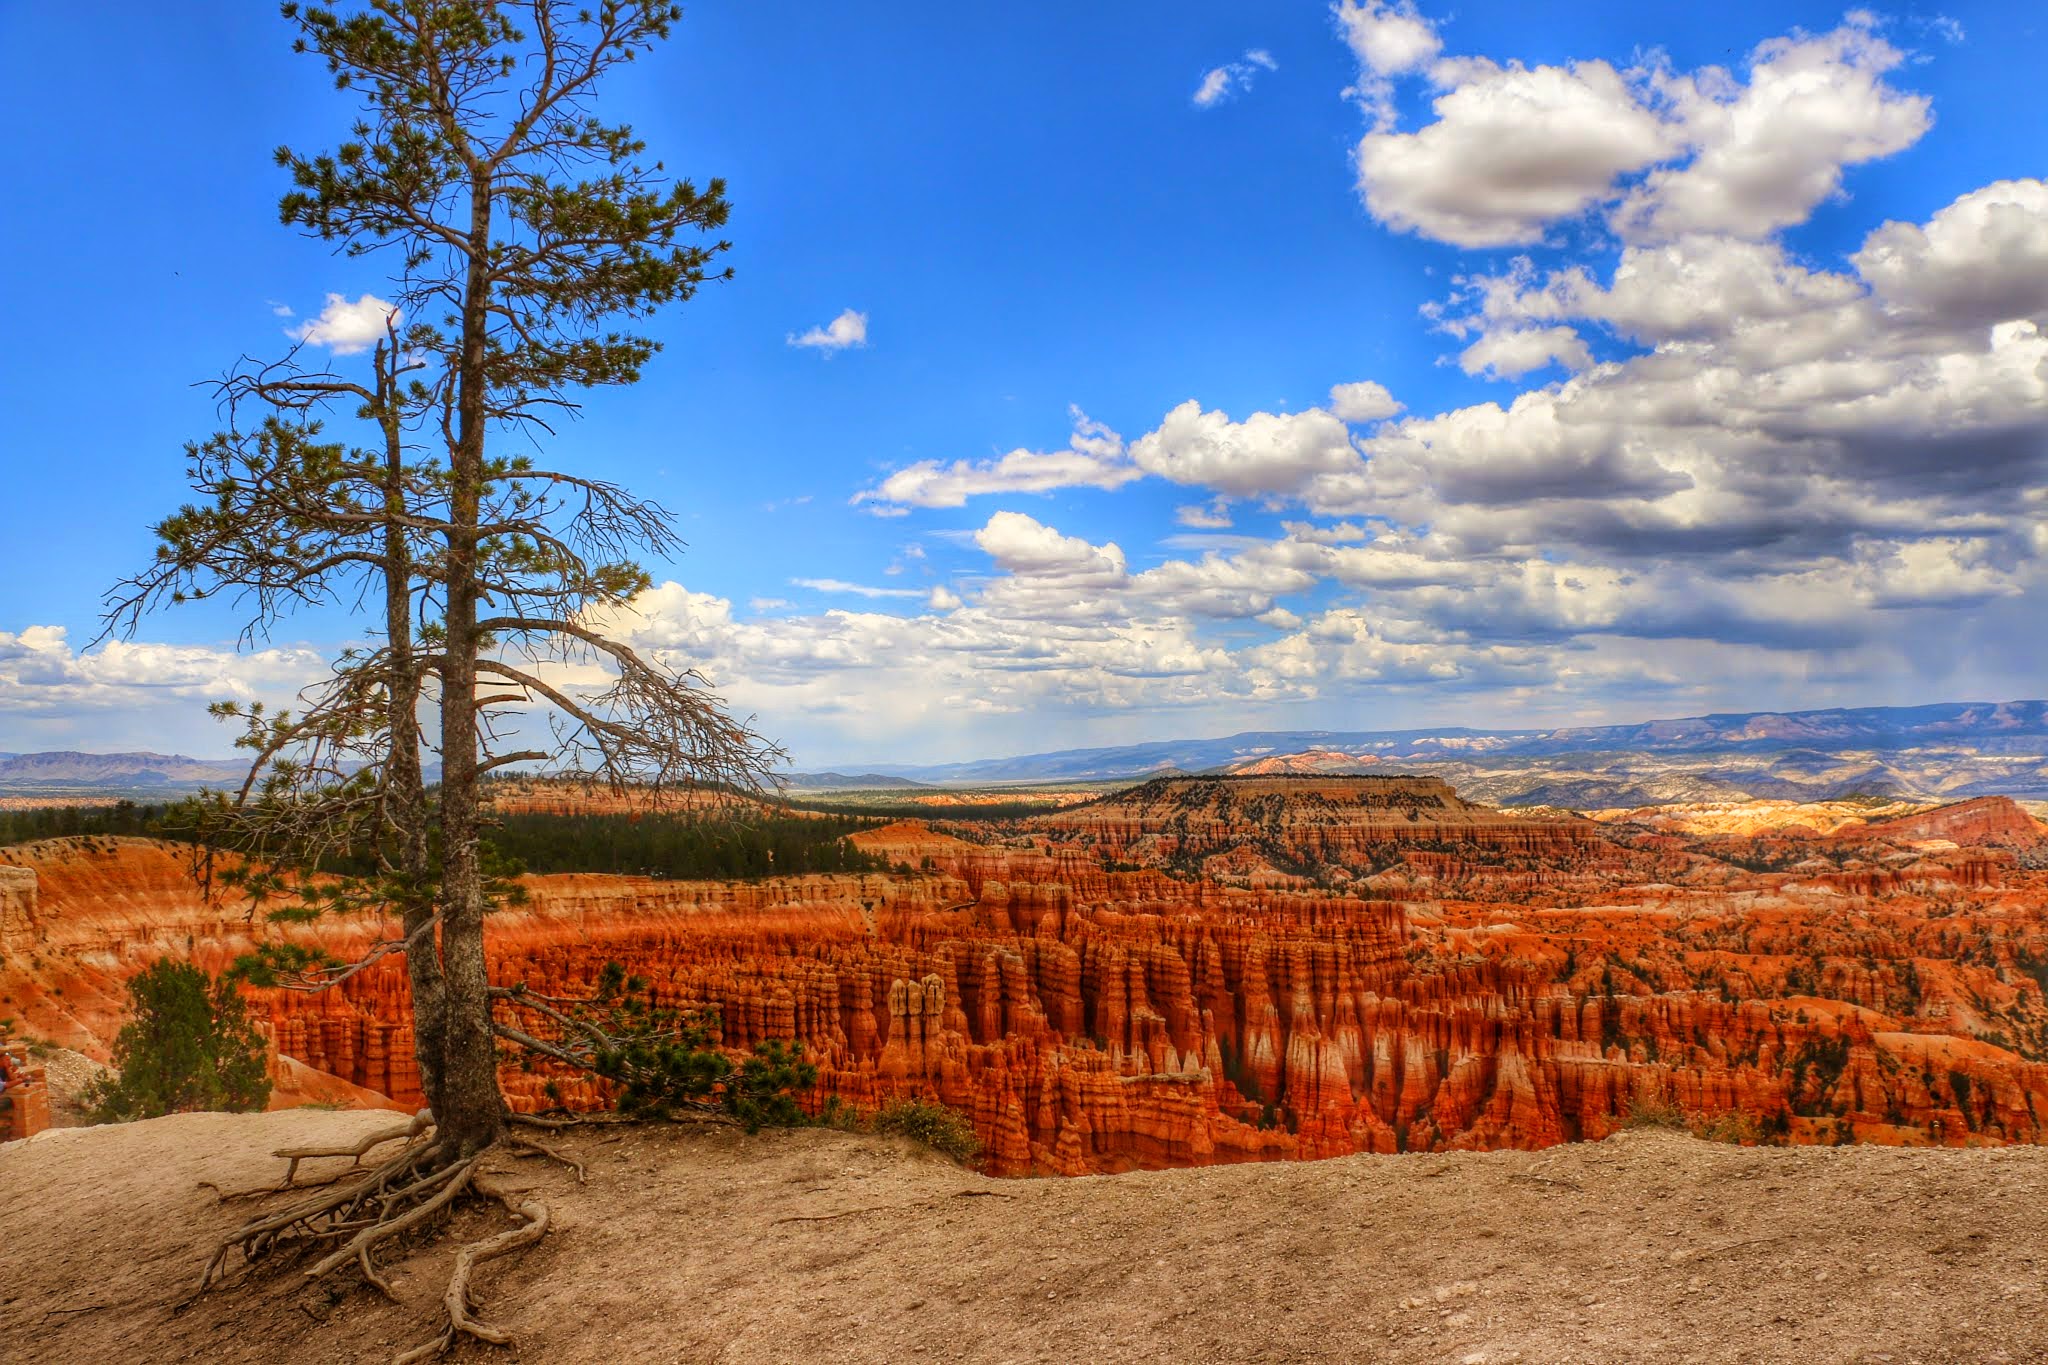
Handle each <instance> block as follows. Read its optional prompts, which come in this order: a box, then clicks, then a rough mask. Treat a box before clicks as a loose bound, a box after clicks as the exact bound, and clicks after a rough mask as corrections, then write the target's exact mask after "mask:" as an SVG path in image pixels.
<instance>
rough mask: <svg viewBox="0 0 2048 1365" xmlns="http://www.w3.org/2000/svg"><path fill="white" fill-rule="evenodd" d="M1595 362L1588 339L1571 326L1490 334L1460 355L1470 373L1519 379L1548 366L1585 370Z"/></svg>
mask: <svg viewBox="0 0 2048 1365" xmlns="http://www.w3.org/2000/svg"><path fill="white" fill-rule="evenodd" d="M1592 363H1593V356H1592V353H1591V352H1590V351H1588V350H1587V349H1586V342H1585V339H1584V338H1582V337H1581V336H1580V335H1579V334H1578V333H1577V332H1576V331H1574V330H1573V329H1571V328H1570V327H1564V326H1558V327H1509V328H1506V329H1504V330H1501V331H1493V332H1487V333H1485V334H1484V335H1482V336H1481V337H1480V338H1479V340H1477V341H1475V342H1473V343H1472V344H1471V345H1470V346H1467V347H1466V348H1465V349H1464V351H1463V352H1462V353H1461V354H1460V355H1459V356H1458V365H1459V367H1460V368H1462V369H1463V370H1464V371H1465V373H1466V374H1485V375H1489V376H1491V377H1492V378H1495V379H1519V378H1521V377H1522V376H1523V375H1525V374H1527V373H1528V372H1529V371H1531V370H1540V369H1542V368H1543V367H1544V366H1546V365H1552V364H1556V365H1562V366H1564V367H1565V368H1566V369H1568V370H1583V369H1585V368H1586V367H1587V366H1589V365H1591V364H1592Z"/></svg>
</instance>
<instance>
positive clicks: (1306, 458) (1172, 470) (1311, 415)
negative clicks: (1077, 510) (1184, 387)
mask: <svg viewBox="0 0 2048 1365" xmlns="http://www.w3.org/2000/svg"><path fill="white" fill-rule="evenodd" d="M1130 454H1131V459H1132V461H1133V462H1134V463H1135V464H1136V465H1137V466H1138V468H1140V469H1142V470H1144V471H1146V472H1147V473H1150V474H1157V475H1159V476H1160V477H1161V478H1164V479H1167V480H1170V481H1171V482H1174V483H1179V484H1199V485H1202V486H1204V487H1207V488H1213V489H1215V490H1216V491H1218V492H1220V493H1226V494H1229V495H1231V496H1234V497H1256V496H1262V495H1264V496H1271V495H1278V494H1286V493H1293V492H1298V491H1299V490H1301V489H1302V488H1304V487H1306V486H1307V485H1308V484H1309V483H1310V482H1312V481H1313V480H1314V479H1315V478H1316V477H1317V476H1318V475H1321V474H1335V473H1340V472H1343V471H1346V470H1349V469H1352V468H1354V467H1355V466H1356V465H1357V464H1358V452H1357V451H1356V450H1354V449H1353V448H1352V445H1351V433H1350V432H1348V431H1347V430H1345V427H1344V423H1343V422H1342V421H1340V420H1338V418H1337V417H1336V416H1334V415H1333V414H1331V413H1329V412H1326V411H1324V410H1323V409H1321V408H1308V409H1306V410H1304V411H1302V412H1295V413H1280V414H1274V413H1270V412H1255V413H1253V414H1252V415H1251V416H1249V417H1247V418H1245V420H1244V421H1242V422H1233V421H1231V420H1230V418H1229V416H1228V415H1227V414H1225V413H1222V412H1219V411H1214V410H1210V411H1206V412H1205V411H1203V409H1202V405H1201V404H1200V403H1199V402H1197V401H1196V400H1194V399H1192V398H1191V399H1189V400H1188V401H1187V402H1185V403H1182V404H1180V405H1179V406H1178V407H1176V408H1174V409H1173V410H1172V411H1171V412H1169V413H1167V414H1166V417H1165V420H1163V421H1162V422H1160V424H1159V427H1158V429H1157V430H1155V431H1151V432H1148V433H1146V434H1145V435H1143V436H1141V437H1139V438H1138V439H1137V440H1136V441H1133V442H1132V443H1131V451H1130Z"/></svg>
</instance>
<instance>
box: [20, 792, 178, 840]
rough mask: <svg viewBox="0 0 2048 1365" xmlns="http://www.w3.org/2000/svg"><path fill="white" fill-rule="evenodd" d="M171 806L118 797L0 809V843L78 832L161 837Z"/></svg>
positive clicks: (83, 833) (68, 835) (55, 837)
mask: <svg viewBox="0 0 2048 1365" xmlns="http://www.w3.org/2000/svg"><path fill="white" fill-rule="evenodd" d="M170 809H171V808H170V807H169V806H162V805H138V804H137V803H135V802H133V801H117V802H115V803H114V804H113V805H111V806H41V807H38V808H36V809H34V810H0V847H5V846H6V845H8V844H27V843H33V842H35V841H36V840H38V839H68V838H75V837H78V836H80V835H89V836H100V835H135V836H145V837H163V832H162V830H161V825H162V822H163V819H164V816H165V815H166V814H168V813H169V811H170Z"/></svg>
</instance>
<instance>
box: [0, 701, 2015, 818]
mask: <svg viewBox="0 0 2048 1365" xmlns="http://www.w3.org/2000/svg"><path fill="white" fill-rule="evenodd" d="M244 771H245V769H244V767H243V765H242V764H241V763H240V762H239V761H237V760H233V759H201V758H185V757H182V756H178V755H169V754H154V753H122V754H86V753H68V752H67V753H42V754H11V755H0V794H9V793H14V794H22V793H27V794H31V795H33V794H37V793H45V792H47V793H51V794H53V795H54V794H56V793H58V792H64V793H74V794H75V793H81V792H112V793H129V792H132V793H138V794H140V793H149V792H167V791H181V790H190V789H193V788H196V787H199V786H203V785H214V786H218V785H221V784H224V783H228V782H234V781H239V780H240V778H241V776H242V774H243V772H244ZM1166 772H1182V773H1223V772H1235V773H1263V774H1278V773H1304V774H1308V773H1341V772H1412V773H1418V774H1428V775H1432V776H1438V777H1442V778H1444V779H1445V780H1446V781H1448V782H1450V783H1451V784H1452V785H1453V786H1454V787H1456V788H1457V790H1458V792H1459V794H1460V795H1462V796H1465V797H1467V798H1468V799H1472V800H1477V801H1484V802H1488V803H1490V804H1496V805H1499V804H1520V805H1555V806H1566V807H1571V808H1575V809H1580V810H1587V809H1593V808H1598V807H1613V806H1636V805H1650V804H1660V803H1665V802H1672V801H1717V800H1750V799H1756V798H1785V799H1791V800H1821V799H1828V798H1833V797H1839V796H1846V795H1856V794H1867V795H1873V796H1875V795H1888V796H1902V797H1908V798H1912V799H1919V800H1942V801H1959V800H1965V799H1968V798H1970V797H1975V796H1990V795H1998V796H2014V797H2023V798H2028V797H2031V798H2037V799H2039V798H2048V701H2009V702H1944V703H1939V704H1936V705H1932V706H1898V707H1892V706H1884V707H1861V708H1856V709H1852V710H1844V709H1833V710H1826V711H1783V712H1780V711H1750V712H1742V713H1738V714H1716V715H1709V716H1692V717H1687V718H1685V719H1680V720H1657V721H1649V722H1647V723H1644V724H1640V725H1601V726H1586V727H1575V728H1569V729H1556V730H1534V729H1525V730H1476V729H1469V728H1465V727H1462V726H1451V727H1444V728H1436V729H1418V730H1254V731H1247V732H1245V733H1243V734H1236V735H1228V736H1225V737H1223V738H1220V739H1184V740H1161V741H1158V742H1155V743H1150V744H1128V745H1120V746H1116V747H1111V748H1098V749H1061V750H1055V751H1053V752H1050V753H1040V754H1023V755H1019V756H1016V757H1011V758H992V759H977V760H972V761H968V762H959V763H934V764H874V765H871V766H870V767H868V768H867V769H866V770H864V771H859V772H854V773H846V772H836V771H827V772H809V773H792V774H790V775H789V777H788V781H789V783H790V785H791V786H792V787H794V788H796V789H798V790H809V791H825V790H835V789H836V790H850V789H856V788H866V789H876V788H910V787H918V786H985V785H994V784H1003V783H1026V782H1106V781H1116V780H1121V779H1125V778H1140V777H1155V776H1159V775H1160V774H1162V773H1166Z"/></svg>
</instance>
